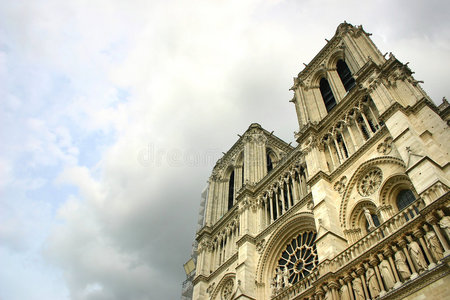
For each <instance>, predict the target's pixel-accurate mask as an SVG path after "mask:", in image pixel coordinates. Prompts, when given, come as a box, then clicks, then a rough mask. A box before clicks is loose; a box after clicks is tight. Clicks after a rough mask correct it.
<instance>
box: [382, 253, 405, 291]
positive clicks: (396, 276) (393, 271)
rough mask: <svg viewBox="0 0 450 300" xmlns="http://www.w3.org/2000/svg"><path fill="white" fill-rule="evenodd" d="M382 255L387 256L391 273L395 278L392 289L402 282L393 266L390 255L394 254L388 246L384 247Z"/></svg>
mask: <svg viewBox="0 0 450 300" xmlns="http://www.w3.org/2000/svg"><path fill="white" fill-rule="evenodd" d="M384 255H385V256H386V257H387V258H388V261H389V265H390V266H391V270H392V273H394V278H395V284H394V289H396V288H398V287H400V286H401V285H402V282H401V281H400V277H399V276H398V272H397V268H396V267H395V263H394V259H393V258H392V255H394V252H393V251H392V250H391V249H390V248H386V249H384Z"/></svg>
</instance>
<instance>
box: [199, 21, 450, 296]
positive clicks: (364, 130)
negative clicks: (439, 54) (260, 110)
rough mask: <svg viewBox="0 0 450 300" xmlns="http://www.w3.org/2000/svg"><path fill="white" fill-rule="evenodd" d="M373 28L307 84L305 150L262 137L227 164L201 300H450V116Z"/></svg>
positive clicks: (202, 267) (204, 250)
mask: <svg viewBox="0 0 450 300" xmlns="http://www.w3.org/2000/svg"><path fill="white" fill-rule="evenodd" d="M369 36H370V34H368V33H366V32H365V31H364V30H363V28H362V27H361V26H353V25H351V24H348V23H343V24H341V25H339V27H338V28H337V30H336V34H335V35H334V37H333V38H332V39H331V40H330V41H329V42H328V43H327V45H326V46H325V47H324V48H323V49H322V50H321V51H320V52H319V53H318V54H317V55H316V56H315V57H314V58H313V59H312V61H311V62H310V63H309V64H308V65H306V67H305V68H304V69H303V70H302V71H301V72H300V73H299V74H298V76H296V77H295V78H294V84H293V86H292V87H291V90H292V91H293V98H292V100H291V102H292V103H293V104H294V105H295V109H296V113H297V119H298V124H299V128H298V131H297V132H296V133H295V139H296V141H297V143H298V145H297V146H296V147H293V146H291V145H290V144H288V143H286V142H284V141H282V140H281V139H279V138H277V137H276V136H275V135H273V134H272V133H270V132H268V131H267V130H265V129H263V128H262V127H261V126H260V125H259V124H251V125H250V127H249V128H248V129H247V131H246V132H244V133H243V135H242V136H240V138H239V139H238V141H237V142H236V143H235V144H234V145H233V146H232V147H231V148H230V150H229V151H228V152H227V153H225V155H224V156H223V157H222V158H221V159H220V160H219V161H218V162H217V164H216V165H215V167H214V169H213V171H212V174H211V176H210V178H209V181H208V188H207V193H206V194H207V196H206V198H205V200H206V201H204V202H206V205H205V203H204V202H203V205H204V206H205V210H204V221H203V222H202V224H201V226H200V229H199V230H198V232H197V237H196V241H197V243H198V247H197V249H196V257H195V261H196V265H195V271H194V272H195V276H193V281H192V282H193V295H192V298H193V299H223V300H228V299H258V300H259V299H319V300H325V299H327V300H330V299H333V300H338V299H342V300H344V299H345V300H360V299H375V298H380V299H423V298H424V295H425V296H426V298H427V299H439V298H445V296H446V295H448V294H449V293H450V277H449V276H448V275H449V272H450V267H449V265H450V256H449V254H450V246H449V244H450V240H449V238H450V201H449V200H450V199H449V193H448V190H449V188H448V187H449V178H450V176H449V154H448V150H449V149H450V134H449V131H448V120H449V109H448V106H449V105H448V103H447V102H446V101H444V103H443V104H441V105H440V106H439V107H437V106H436V105H435V104H434V103H433V102H432V101H431V99H430V98H429V96H428V95H427V94H426V93H425V92H424V91H423V90H422V88H421V87H420V85H419V82H418V81H417V80H416V79H414V77H413V76H412V72H411V70H410V69H409V68H408V66H407V65H405V64H403V63H401V62H400V61H398V60H397V59H396V58H395V56H394V55H392V54H389V55H382V53H381V52H380V51H379V50H378V49H377V47H376V46H375V45H374V43H373V42H372V40H371V39H370V38H369Z"/></svg>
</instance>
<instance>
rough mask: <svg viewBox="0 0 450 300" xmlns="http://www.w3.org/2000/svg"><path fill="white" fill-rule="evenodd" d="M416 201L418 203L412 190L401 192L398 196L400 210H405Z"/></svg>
mask: <svg viewBox="0 0 450 300" xmlns="http://www.w3.org/2000/svg"><path fill="white" fill-rule="evenodd" d="M414 201H416V197H415V196H414V194H413V192H412V191H411V190H401V191H400V193H398V195H397V207H398V210H402V209H404V208H405V207H407V206H408V205H410V204H411V203H413V202H414Z"/></svg>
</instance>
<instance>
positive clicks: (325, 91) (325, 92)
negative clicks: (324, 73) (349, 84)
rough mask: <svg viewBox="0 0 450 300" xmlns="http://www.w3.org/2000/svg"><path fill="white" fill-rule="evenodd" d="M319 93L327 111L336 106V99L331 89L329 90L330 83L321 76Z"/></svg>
mask: <svg viewBox="0 0 450 300" xmlns="http://www.w3.org/2000/svg"><path fill="white" fill-rule="evenodd" d="M320 93H321V94H322V98H323V102H324V104H325V107H326V109H327V112H330V110H332V109H333V107H335V106H336V99H335V98H334V95H333V91H332V90H331V87H330V84H329V83H328V80H326V79H325V78H322V79H321V80H320Z"/></svg>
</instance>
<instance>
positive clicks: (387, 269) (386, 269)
mask: <svg viewBox="0 0 450 300" xmlns="http://www.w3.org/2000/svg"><path fill="white" fill-rule="evenodd" d="M378 258H379V259H380V261H381V262H380V264H379V265H378V268H379V269H380V274H381V277H382V278H383V281H384V284H385V286H386V289H387V290H390V289H392V288H393V287H394V285H395V278H394V274H392V270H391V266H390V265H389V262H388V261H387V260H386V259H384V257H383V254H381V253H379V254H378Z"/></svg>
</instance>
